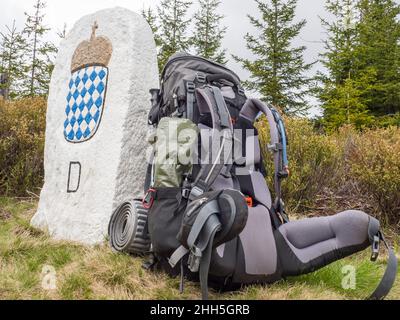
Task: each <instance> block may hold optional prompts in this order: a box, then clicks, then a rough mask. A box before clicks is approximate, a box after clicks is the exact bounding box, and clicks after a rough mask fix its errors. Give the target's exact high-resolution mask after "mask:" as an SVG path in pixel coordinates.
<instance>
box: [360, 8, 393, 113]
mask: <svg viewBox="0 0 400 320" xmlns="http://www.w3.org/2000/svg"><path fill="white" fill-rule="evenodd" d="M359 9H360V15H361V18H360V23H359V25H358V32H359V36H358V43H357V47H356V56H357V66H356V67H357V69H358V70H359V72H360V73H363V72H364V70H367V69H371V68H372V69H373V70H374V71H375V72H376V81H375V83H374V87H373V89H372V90H370V91H368V92H365V93H364V97H365V99H366V100H368V102H367V105H368V108H369V110H370V111H371V112H372V113H373V114H374V115H377V116H381V115H385V114H394V113H397V112H400V23H399V14H400V5H399V4H398V3H396V1H394V0H360V2H359Z"/></svg>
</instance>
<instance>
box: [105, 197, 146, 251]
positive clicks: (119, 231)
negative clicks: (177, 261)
mask: <svg viewBox="0 0 400 320" xmlns="http://www.w3.org/2000/svg"><path fill="white" fill-rule="evenodd" d="M108 234H109V237H110V245H111V247H112V249H113V250H115V251H117V252H124V253H128V254H136V255H140V254H146V253H148V252H149V251H150V246H151V241H150V236H149V233H148V227H147V210H146V209H145V208H144V207H143V205H142V202H141V201H139V200H133V201H128V202H124V203H123V204H121V205H120V206H119V207H118V208H117V209H116V210H115V211H114V213H113V215H112V217H111V220H110V224H109V226H108Z"/></svg>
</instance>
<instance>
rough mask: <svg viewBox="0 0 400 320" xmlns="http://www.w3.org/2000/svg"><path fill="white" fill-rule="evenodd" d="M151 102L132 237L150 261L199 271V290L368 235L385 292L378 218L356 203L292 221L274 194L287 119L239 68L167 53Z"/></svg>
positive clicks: (356, 247)
mask: <svg viewBox="0 0 400 320" xmlns="http://www.w3.org/2000/svg"><path fill="white" fill-rule="evenodd" d="M152 105H153V106H152V109H151V112H150V114H149V123H150V124H152V125H154V126H155V127H156V129H157V131H156V134H155V135H154V139H153V141H152V143H153V150H154V154H153V158H152V161H151V164H150V165H149V169H148V172H147V177H146V189H147V192H146V196H145V197H144V200H143V204H142V206H140V209H144V210H148V220H147V223H142V224H141V225H142V228H140V230H139V232H138V233H137V234H136V236H134V237H133V239H134V241H136V242H135V243H137V242H138V240H137V239H138V238H141V239H143V243H148V241H149V240H151V253H152V255H153V258H154V259H153V261H152V263H151V264H149V266H151V267H153V268H155V269H161V270H163V271H165V272H167V273H169V274H171V275H172V276H178V275H181V284H182V289H183V278H184V277H186V278H188V279H190V280H194V281H199V282H200V284H201V288H202V295H203V298H204V299H206V298H207V297H208V286H209V285H210V286H212V287H213V288H216V289H220V290H232V289H237V288H239V287H241V286H242V285H248V284H257V283H272V282H275V281H278V280H280V279H282V278H284V277H286V276H295V275H301V274H305V273H309V272H313V271H315V270H317V269H320V268H322V267H324V266H326V265H327V264H329V263H331V262H333V261H336V260H339V259H341V258H343V257H346V256H348V255H351V254H353V253H355V252H358V251H361V250H364V249H365V248H367V247H368V246H370V245H372V248H373V255H372V259H373V260H376V259H377V256H378V251H379V243H380V242H381V241H383V242H384V243H385V245H386V247H387V248H388V250H389V261H388V268H387V270H386V272H385V275H384V277H383V279H382V281H381V283H380V284H379V286H378V288H377V289H376V291H375V292H374V293H373V294H372V295H371V298H372V299H381V298H384V297H385V296H386V295H387V293H388V292H389V290H390V288H391V286H392V285H393V283H394V280H395V276H396V273H397V259H396V256H395V255H394V252H393V251H392V249H391V248H390V247H389V246H388V245H387V243H386V241H385V240H384V238H383V235H382V233H381V231H380V226H379V222H378V221H377V220H376V219H375V218H373V217H370V216H368V215H367V214H366V213H364V212H361V211H354V210H353V211H346V212H342V213H340V214H337V215H335V216H330V217H321V218H312V219H304V220H300V221H293V222H289V218H288V216H287V215H286V213H285V210H284V203H283V201H282V198H281V181H282V179H285V178H286V177H287V176H288V160H287V154H286V146H287V139H286V130H285V126H284V123H283V121H282V118H281V117H280V115H279V113H278V112H277V111H276V110H275V109H274V108H272V107H269V106H267V105H266V104H264V103H263V102H261V101H259V100H257V99H247V98H246V96H245V94H244V91H243V89H242V88H241V85H240V80H239V77H238V76H237V75H236V74H234V73H233V72H232V71H230V70H229V69H227V68H226V67H224V66H221V65H219V64H216V63H214V62H211V61H208V60H206V59H203V58H200V57H194V56H191V55H188V54H177V55H174V56H172V57H171V58H170V60H169V61H168V63H167V65H166V67H165V69H164V71H163V73H162V78H161V89H160V90H152ZM260 114H264V115H265V116H266V118H267V121H268V123H269V127H270V136H271V142H270V143H269V144H268V146H267V148H268V150H269V151H270V152H271V153H272V154H273V158H274V197H272V195H271V193H270V191H269V188H268V186H267V183H266V175H267V174H269V173H267V172H266V169H265V167H264V164H263V159H262V156H261V146H260V141H259V138H258V131H257V129H256V128H255V126H254V124H255V122H256V120H257V118H258V116H259V115H260ZM189 154H190V156H188V155H189ZM182 156H186V157H183V159H184V160H189V161H183V160H182ZM171 159H175V161H172V162H171V161H170V160H171ZM129 207H132V206H129ZM141 213H143V210H141ZM119 214H122V215H123V216H125V217H126V216H128V215H127V214H126V212H125V211H124V212H122V211H121V210H120V211H118V210H117V211H116V213H115V215H114V219H113V220H116V218H115V217H118V216H119ZM122 220H123V219H122ZM132 223H133V222H132ZM125 224H126V223H125ZM137 224H138V223H137V222H136V224H135V225H137ZM120 229H121V233H122V234H123V235H124V237H125V238H126V233H127V232H124V228H120ZM143 230H145V231H143ZM110 233H112V232H111V231H110ZM128 238H129V237H128ZM129 239H130V238H129ZM129 241H131V240H129ZM132 241H133V240H132ZM139 242H140V241H139ZM128 247H129V246H128ZM140 252H143V250H141V251H140Z"/></svg>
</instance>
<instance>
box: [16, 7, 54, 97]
mask: <svg viewBox="0 0 400 320" xmlns="http://www.w3.org/2000/svg"><path fill="white" fill-rule="evenodd" d="M45 7H46V3H45V2H43V1H42V0H37V1H36V2H35V5H34V13H33V14H28V13H25V15H26V23H25V29H24V34H25V35H26V41H27V46H26V57H27V60H28V62H27V66H26V81H25V85H24V92H23V94H24V95H26V96H33V95H43V94H47V93H48V89H49V82H50V77H51V73H52V71H53V67H54V65H53V62H52V60H53V59H54V53H55V52H56V51H57V49H56V47H55V46H54V45H53V44H52V43H51V42H48V41H45V36H46V34H47V32H48V31H49V30H50V29H49V28H47V27H46V26H44V25H43V19H44V16H45V15H44V13H43V10H44V8H45Z"/></svg>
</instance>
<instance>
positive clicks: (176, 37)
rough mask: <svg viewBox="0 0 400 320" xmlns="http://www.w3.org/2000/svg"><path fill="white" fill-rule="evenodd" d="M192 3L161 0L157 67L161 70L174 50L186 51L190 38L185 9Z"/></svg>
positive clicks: (177, 0)
mask: <svg viewBox="0 0 400 320" xmlns="http://www.w3.org/2000/svg"><path fill="white" fill-rule="evenodd" d="M191 5H192V2H191V1H189V0H162V1H161V4H160V7H158V18H159V19H160V25H159V37H160V38H159V40H160V52H159V59H158V62H159V68H160V70H162V68H163V67H164V65H165V64H166V62H167V60H168V58H169V57H170V56H171V55H173V54H174V53H176V52H179V51H187V50H188V49H189V45H190V38H189V37H188V35H187V31H188V29H189V22H190V19H188V18H187V11H188V9H189V8H190V6H191Z"/></svg>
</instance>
